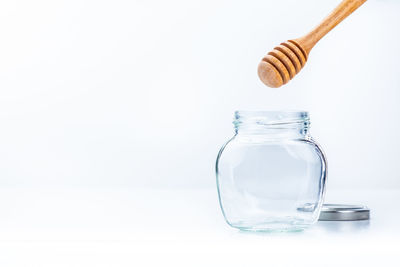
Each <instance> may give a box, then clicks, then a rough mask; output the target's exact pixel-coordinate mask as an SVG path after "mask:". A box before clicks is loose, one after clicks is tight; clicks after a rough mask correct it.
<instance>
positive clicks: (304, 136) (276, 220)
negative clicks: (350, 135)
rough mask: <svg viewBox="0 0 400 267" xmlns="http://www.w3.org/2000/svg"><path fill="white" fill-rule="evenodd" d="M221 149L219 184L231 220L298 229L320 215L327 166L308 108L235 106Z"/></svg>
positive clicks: (250, 226)
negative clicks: (239, 108) (229, 133)
mask: <svg viewBox="0 0 400 267" xmlns="http://www.w3.org/2000/svg"><path fill="white" fill-rule="evenodd" d="M234 126H235V133H236V134H235V136H234V137H233V138H232V139H231V140H229V141H228V142H227V143H226V144H225V145H224V146H223V147H222V148H221V150H220V152H219V154H218V158H217V163H216V174H217V187H218V195H219V201H220V205H221V209H222V213H223V215H224V217H225V220H226V221H227V223H228V224H229V225H230V226H232V227H235V228H239V229H241V230H251V231H299V230H303V229H304V228H306V227H308V226H310V225H312V224H313V223H315V222H316V221H317V220H318V217H319V213H320V210H321V206H322V200H323V196H324V191H325V182H326V175H327V166H326V159H325V156H324V154H323V152H322V150H321V149H320V147H319V145H318V144H317V143H316V142H315V141H314V140H313V138H312V137H311V136H310V134H309V128H310V118H309V115H308V113H307V112H297V111H288V112H275V111H254V112H253V111H236V112H235V121H234Z"/></svg>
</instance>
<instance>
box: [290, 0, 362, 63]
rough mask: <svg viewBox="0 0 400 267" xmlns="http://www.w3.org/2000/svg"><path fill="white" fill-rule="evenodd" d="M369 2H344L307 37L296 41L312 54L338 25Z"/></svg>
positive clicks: (357, 0)
mask: <svg viewBox="0 0 400 267" xmlns="http://www.w3.org/2000/svg"><path fill="white" fill-rule="evenodd" d="M366 1H367V0H344V1H342V2H341V3H340V4H339V5H338V6H337V7H336V8H335V10H333V11H332V13H331V14H329V15H328V16H327V17H326V18H325V19H324V20H323V21H322V22H321V23H320V24H319V25H318V26H317V27H316V28H315V29H313V30H312V31H311V32H310V33H308V34H307V35H305V36H303V37H301V38H298V39H295V40H294V41H295V42H298V43H299V44H300V45H301V46H302V47H303V48H304V49H305V50H306V51H305V52H307V55H308V54H309V53H310V51H311V49H312V48H313V47H314V45H315V44H316V43H317V42H318V41H319V40H320V39H321V38H322V37H324V36H325V35H326V34H327V33H328V32H330V31H331V30H332V29H333V28H335V26H336V25H338V24H339V23H340V22H342V21H343V20H344V19H345V18H347V17H348V16H349V15H350V14H351V13H353V12H354V11H355V10H356V9H357V8H359V7H360V6H361V5H362V4H364V3H365V2H366Z"/></svg>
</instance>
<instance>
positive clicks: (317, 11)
mask: <svg viewBox="0 0 400 267" xmlns="http://www.w3.org/2000/svg"><path fill="white" fill-rule="evenodd" d="M338 3H339V1H338V0H335V1H334V0H325V1H318V0H307V1H296V0H280V1H270V0H259V1H258V0H254V1H176V0H169V1H156V0H150V1H142V0H133V1H92V0H79V1H75V0H73V1H40V0H39V1H21V0H13V1H11V0H6V1H2V2H1V3H0V123H1V131H0V186H1V188H2V190H3V193H4V194H3V202H2V203H3V205H6V206H7V208H8V209H9V211H10V213H4V212H5V210H2V211H3V212H2V213H3V217H2V218H0V219H1V220H3V221H4V224H3V227H5V228H3V236H6V237H5V239H4V240H5V241H4V240H3V241H2V242H5V243H2V244H3V245H4V247H7V248H11V249H12V248H13V246H10V245H9V243H7V242H8V241H12V242H17V241H15V240H19V241H18V242H22V241H24V240H31V241H32V240H36V241H38V240H39V241H40V240H42V239H43V238H44V240H49V237H50V236H51V237H54V238H53V239H54V240H65V239H66V237H67V236H68V233H76V232H74V230H73V229H74V228H71V229H72V230H71V229H70V228H68V227H67V228H65V229H68V230H65V229H64V228H62V227H64V226H60V225H62V223H61V222H63V221H64V219H66V218H70V219H71V218H75V217H74V216H83V215H84V214H85V212H87V210H86V209H83V208H82V207H81V208H82V210H81V211H79V212H78V213H76V212H74V209H75V208H78V207H79V206H81V205H83V206H84V205H89V206H90V205H92V204H93V203H92V202H90V201H89V199H91V198H90V197H84V196H85V195H86V196H91V195H90V194H91V193H87V194H86V193H84V192H86V191H83V193H82V192H81V191H79V190H88V191H87V192H92V191H93V190H100V191H99V192H100V193H98V194H100V195H101V192H102V191H101V190H103V189H104V188H107V190H111V189H112V188H115V190H117V191H116V192H119V191H118V190H148V191H147V192H149V193H148V194H146V193H140V194H138V195H139V196H141V197H140V198H135V199H134V200H132V199H131V201H133V202H135V201H136V202H137V201H139V202H140V203H148V205H150V206H152V207H153V212H154V214H153V213H151V214H152V215H151V216H147V217H146V216H145V215H144V214H143V212H144V211H142V210H138V209H135V208H134V207H133V208H132V210H131V209H130V205H126V209H125V210H121V211H120V212H121V213H125V212H127V213H129V212H132V214H131V216H132V217H130V220H131V221H130V222H131V223H130V225H131V227H135V226H136V223H137V221H141V220H146V219H145V218H147V219H150V218H153V219H155V218H157V215H156V213H157V205H158V203H159V201H160V198H159V195H158V193H156V192H158V191H157V190H162V192H164V194H167V195H168V194H172V195H174V193H171V192H175V191H174V190H183V191H179V192H186V191H185V190H197V189H201V190H205V191H207V190H208V191H207V192H212V193H210V194H206V195H207V199H208V198H209V197H211V198H214V197H216V196H215V194H216V192H215V191H213V190H215V176H214V161H215V158H216V155H217V152H218V150H219V148H220V146H221V145H222V144H223V143H224V142H225V141H226V140H228V138H230V137H231V136H232V135H233V127H232V124H231V121H232V117H233V112H234V111H235V110H238V109H251V110H281V109H301V110H307V111H310V113H311V120H312V130H311V133H312V135H313V136H314V137H315V138H316V139H317V140H318V141H319V143H321V145H322V147H323V148H324V150H325V152H326V154H327V156H328V161H329V178H328V193H327V197H328V199H329V198H330V199H333V200H336V201H338V202H340V201H342V202H343V201H346V199H349V200H357V199H354V198H355V197H354V196H351V194H352V193H351V192H356V191H360V190H366V191H365V192H371V190H387V189H393V190H395V189H396V188H397V189H400V173H399V171H398V169H399V167H398V166H399V164H398V160H399V156H398V151H400V139H399V138H398V137H399V136H400V123H399V119H398V118H399V115H400V105H399V104H398V102H399V100H400V75H399V66H398V62H399V59H400V50H399V49H398V48H399V47H400V37H399V33H400V32H399V29H400V16H399V12H400V2H399V1H396V0H369V1H367V3H366V4H365V5H364V6H363V7H361V8H360V9H359V10H357V11H356V12H355V13H354V14H353V15H352V16H351V17H350V18H349V19H347V20H346V21H344V22H343V23H342V24H341V25H339V26H338V27H337V28H336V29H335V30H333V32H331V33H330V34H329V35H328V36H326V37H325V38H324V39H323V40H321V41H320V43H319V44H318V45H317V46H316V47H315V48H314V49H313V51H312V52H311V54H310V57H309V61H308V63H307V65H306V67H305V68H304V69H303V70H302V72H301V73H300V74H299V75H298V76H297V77H296V78H295V79H294V80H293V81H291V82H290V83H289V84H288V85H287V86H285V87H282V88H280V89H270V88H267V87H265V86H264V85H263V84H262V83H261V82H260V81H259V80H258V77H257V65H258V62H259V61H260V59H261V58H262V57H263V55H264V54H265V53H267V52H268V51H269V50H271V49H272V48H273V47H274V46H275V45H277V44H279V43H280V42H282V41H285V40H287V39H293V38H296V37H300V36H301V35H303V34H305V33H306V32H307V31H308V30H310V29H311V28H312V27H314V26H315V25H316V24H317V23H318V22H319V21H320V20H321V19H322V18H323V17H324V16H325V15H326V14H328V13H329V12H330V10H331V9H333V8H334V7H335V6H336V5H337V4H338ZM20 188H24V189H20ZM37 188H39V189H37ZM43 188H45V189H43ZM49 188H57V189H49ZM71 188H72V189H71ZM99 188H103V189H99ZM70 189H71V190H78V191H79V192H81V193H76V195H77V196H80V198H79V197H78V198H77V199H78V200H79V201H78V200H76V201H75V202H72V204H71V203H70V202H69V198H70V197H71V195H70V194H69V193H65V192H68V190H70ZM13 190H14V191H13ZM21 190H22V191H21ZM38 190H39V191H38ZM40 190H44V191H45V192H47V194H48V195H46V194H45V195H44V196H45V197H44V198H43V199H42V200H37V199H38V196H39V195H40V194H35V193H33V192H42V191H40ZM57 190H58V191H57ZM344 190H350V191H346V192H350V193H348V194H347V196H346V194H339V193H337V194H335V193H334V192H341V191H342V192H344ZM49 192H61V193H60V195H58V197H59V198H56V197H57V194H55V195H54V194H53V193H49ZM73 192H75V191H73ZM140 192H142V191H140ZM165 192H169V193H165ZM397 192H398V191H397ZM14 193H15V194H14ZM92 193H93V192H92ZM214 193H215V194H214ZM32 194H33V195H32ZM49 194H50V195H49ZM79 194H80V195H79ZM93 194H94V193H93ZM110 194H111V195H109V197H110V198H111V197H112V196H114V195H112V193H110ZM115 194H116V195H118V193H115ZM126 194H127V195H129V193H126ZM186 194H187V193H186ZM178 195H179V194H178ZM24 196H28V197H27V199H26V200H25V201H24V200H21V198H22V199H23V197H24ZM60 196H63V197H60ZM97 196H99V195H97ZM179 196H185V194H183V195H182V194H181V195H179ZM204 196H205V195H204ZM360 196H364V197H363V198H360V199H359V202H361V203H366V204H370V202H369V200H368V199H367V198H368V197H367V196H368V194H360ZM20 197H21V198H20ZM72 198H73V197H72ZM10 199H14V200H15V201H11V200H10ZM18 199H19V201H21V203H19V202H18V201H17V200H18ZM35 199H36V200H35ZM94 199H96V197H94ZM102 199H103V200H104V203H114V204H115V205H118V203H119V204H121V203H124V201H123V200H120V201H117V202H115V199H113V200H112V201H111V200H110V201H107V198H106V197H104V198H102ZM166 199H167V200H166V201H170V202H168V203H171V205H178V203H176V202H174V201H172V202H171V199H170V198H168V197H166ZM168 199H169V200H168ZM185 199H186V198H185ZM343 199H344V200H343ZM393 199H394V198H393ZM393 199H392V198H389V199H388V201H389V202H390V201H391V200H393ZM203 200H204V199H202V197H198V198H196V200H193V201H194V202H191V203H197V205H200V204H199V203H202V201H203ZM214 200H216V198H215V199H214ZM35 201H36V202H35ZM80 201H81V202H80ZM85 201H86V202H85ZM87 201H89V202H87ZM113 201H114V202H113ZM14 202H15V203H17V204H15V203H14ZM52 202H53V204H52V205H51V206H50V207H47V206H46V205H44V203H52ZM18 203H19V204H18ZM29 203H30V204H29ZM34 203H36V204H34ZM57 203H58V204H59V205H60V206H57ZM82 203H86V204H82ZM90 203H92V204H90ZM96 203H97V205H100V204H98V202H96ZM101 203H103V202H101ZM104 203H103V204H104ZM13 204H15V206H12V205H13ZM103 204H101V205H103ZM214 204H215V207H214V206H213V205H214ZM49 205H50V204H49ZM93 205H94V206H95V204H93ZM193 205H195V206H196V204H193ZM210 205H211V207H212V209H214V208H215V210H217V209H218V207H217V206H216V205H217V202H216V201H211V204H210ZM370 205H374V204H373V203H372V204H370ZM188 206H190V205H189V204H188ZM376 206H378V207H379V205H376ZM84 207H85V206H84ZM90 207H93V206H90ZM48 208H49V209H51V210H52V212H56V214H58V216H59V217H57V218H58V220H57V219H56V220H52V219H51V218H52V215H51V214H52V212H47V211H48ZM58 208H59V209H60V210H58ZM208 208H210V207H208ZM381 208H382V207H381ZM18 209H22V210H25V213H24V212H23V213H22V215H21V213H19V212H18ZM108 209H109V210H113V208H112V207H111V206H110V207H108ZM162 209H163V208H162V207H160V210H162ZM64 210H66V212H67V215H66V214H65V213H63V211H64ZM117 210H118V209H117ZM57 212H58V213H57ZM68 212H70V213H69V214H68ZM199 212H200V211H199ZM164 213H165V212H164ZM4 214H5V215H4ZM89 214H91V213H89ZM96 214H97V213H94V215H93V216H94V218H96V216H97V215H96ZM99 214H101V212H100V211H99ZM116 214H119V213H118V212H117V213H116ZM116 214H114V216H117V215H116ZM177 214H179V212H176V214H175V221H176V222H177V223H178V222H179V217H178V219H177V218H176V215H177ZM200 214H201V212H200ZM206 214H207V215H206ZM206 214H204V216H209V215H210V214H211V215H213V216H214V215H215V216H216V217H213V216H211V217H208V218H207V219H208V220H205V222H207V223H209V224H210V225H214V223H216V221H218V223H221V225H224V227H225V224H224V222H223V221H222V216H221V214H219V211H218V212H215V213H213V212H212V213H206ZM14 215H15V216H14ZM46 215H47V216H49V217H43V216H46ZM164 215H165V214H164ZM192 215H193V216H195V215H194V214H192ZM7 216H8V217H7ZM13 216H14V217H13ZM40 216H41V217H40ZM166 216H167V217H168V215H166ZM188 216H190V214H189V215H188ZM197 216H199V215H197ZM39 217H40V218H39ZM117 217H118V216H117ZM200 217H201V216H200ZM28 218H29V219H28ZM77 218H78V217H76V220H77V221H74V223H73V225H75V226H76V227H79V225H80V224H79V220H78V219H77ZM85 218H86V217H85V216H83V219H82V220H83V222H81V223H82V225H84V226H83V227H84V229H88V228H90V227H91V225H93V224H95V221H96V219H93V217H90V216H89V217H87V220H86V221H85ZM89 218H90V219H89ZM193 218H194V217H193ZM196 218H197V217H196ZM157 219H159V218H157ZM66 220H67V221H68V219H66ZM160 220H161V222H160V225H163V219H160ZM187 220H188V219H187ZM21 221H24V222H25V224H21V225H20V227H19V228H18V225H19V224H18V223H17V222H21ZM32 221H33V222H32ZM49 221H50V222H52V223H48V225H47V224H46V223H44V222H49ZM128 221H129V220H128ZM193 221H195V219H193V220H188V221H185V222H186V223H190V222H191V223H194V222H193ZM35 222H36V223H35ZM84 222H86V224H85V223H84ZM119 223H120V221H118V220H117V221H112V222H109V224H107V225H108V226H109V227H111V228H112V227H114V228H119V227H120V226H121V225H120V224H119ZM149 223H150V222H149ZM216 224H217V223H216ZM16 225H17V226H16ZM46 225H47V226H48V227H47V226H46ZM67 225H68V224H67ZM85 225H86V226H85ZM139 225H140V224H139ZM194 225H196V224H194ZM7 227H11V228H7ZM37 227H39V228H37ZM52 227H53V228H54V229H56V230H54V231H55V232H51V231H50V232H46V230H43V229H49V228H51V229H53V228H52ZM57 227H61V228H57ZM85 227H86V228H85ZM138 227H139V226H138ZM198 227H199V228H201V226H198ZM224 227H221V229H220V230H218V231H217V230H215V231H216V232H219V233H221V232H224V231H227V229H226V228H224ZM10 229H11V230H10ZM12 229H14V230H12ZM21 229H25V230H26V231H25V233H26V236H24V234H21V232H22V233H24V231H22V230H21ZM29 229H30V230H29ZM32 229H33V230H32ZM37 229H42V230H41V231H45V232H46V234H44V235H41V234H40V233H42V232H40V231H39V230H37ZM57 229H64V230H57ZM100 229H103V228H101V227H100ZM206 229H207V228H206ZM218 229H219V228H218ZM57 231H58V232H57ZM82 231H83V230H82ZM85 231H86V230H85ZM99 231H100V232H102V231H103V230H99ZM163 231H164V233H165V231H168V230H167V229H163ZM194 231H199V232H201V231H202V230H201V229H197V230H194ZM376 231H377V232H379V227H378V230H376ZM60 232H62V233H63V234H59V235H57V234H54V233H60ZM78 232H79V231H78ZM188 232H190V231H189V230H188ZM17 233H20V234H19V235H17ZM93 235H94V236H96V238H97V239H99V238H100V239H102V238H103V239H106V240H107V238H108V237H107V236H103V237H101V236H100V237H99V236H98V235H95V234H93ZM132 235H133V234H132ZM231 235H235V232H234V233H232V232H230V236H231ZM41 236H42V239H41ZM43 236H44V237H43ZM72 236H74V235H73V234H72ZM112 236H113V237H112V238H114V239H116V240H120V239H119V236H118V235H112ZM199 236H201V234H199ZM206 236H207V235H206ZM397 237H398V235H397ZM96 238H94V239H93V238H92V237H91V236H90V235H88V236H85V237H84V238H83V239H84V240H97V239H96ZM110 238H111V237H110ZM112 238H111V239H112ZM143 238H144V237H143ZM50 239H51V238H50ZM53 239H51V240H53ZM144 239H145V238H144ZM7 240H8V241H7ZM74 240H79V238H78V239H74ZM167 240H169V239H167ZM380 240H381V241H382V240H384V239H382V238H381V239H380ZM31 241H30V242H31ZM39 241H38V242H39ZM375 241H376V240H375ZM392 241H393V240H392ZM32 242H33V241H32ZM40 242H42V241H40ZM46 242H47V241H46ZM148 242H150V241H148ZM249 242H250V241H249ZM257 242H262V241H257ZM257 242H256V244H258V243H257ZM279 242H283V241H279ZM378 243H379V242H378ZM386 243H387V242H386ZM12 244H14V245H15V244H19V243H12ZM23 244H24V245H21V246H20V245H15V249H16V251H18V249H21V247H22V248H26V250H29V249H31V248H29V245H26V243H23ZM46 244H47V243H46ZM175 244H176V243H175ZM282 244H285V242H283V243H282ZM388 244H391V243H390V242H389V243H388ZM0 245H1V244H0ZM24 246H25V247H24ZM48 246H49V247H52V245H48ZM35 247H39V248H41V246H40V245H39V246H36V245H35ZM44 247H45V249H48V248H47V247H46V246H44ZM360 249H362V247H360ZM104 250H106V249H104ZM122 250H123V249H122ZM100 251H101V249H100ZM389 251H390V250H389ZM75 252H76V251H75ZM76 253H78V252H76ZM17 254H18V253H17ZM78 254H79V253H78ZM149 254H152V253H150V250H149ZM9 255H14V254H13V253H10V254H9ZM10 262H13V261H12V260H10ZM52 265H53V266H54V264H52ZM8 266H11V265H8ZM27 266H32V265H27ZM38 266H41V265H38ZM49 266H51V265H49ZM66 266H70V265H68V264H67V265H66ZM86 266H87V265H86Z"/></svg>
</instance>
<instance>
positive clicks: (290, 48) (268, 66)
mask: <svg viewBox="0 0 400 267" xmlns="http://www.w3.org/2000/svg"><path fill="white" fill-rule="evenodd" d="M366 1H367V0H344V1H342V2H341V3H340V4H339V6H337V7H336V8H335V10H333V11H332V13H331V14H329V15H328V16H327V17H326V18H325V19H324V20H323V21H322V22H321V23H320V24H319V25H318V26H317V27H316V28H315V29H313V30H312V31H311V32H310V33H308V34H307V35H305V36H303V37H300V38H298V39H293V40H289V41H287V42H285V43H282V44H280V45H279V46H277V47H275V48H274V50H272V51H271V52H269V53H268V55H266V56H265V57H264V58H263V59H262V61H261V62H260V64H259V65H258V76H259V77H260V79H261V81H262V82H263V83H264V84H266V85H267V86H269V87H273V88H278V87H280V86H282V85H284V84H286V83H288V82H289V81H290V80H291V79H292V78H293V77H294V76H295V75H296V74H297V73H299V72H300V70H301V69H302V68H303V67H304V65H305V64H306V62H307V59H308V55H309V54H310V51H311V49H312V48H313V47H314V45H315V44H316V43H317V42H318V41H319V40H321V38H322V37H324V36H325V35H326V34H327V33H328V32H330V31H331V30H332V29H333V28H335V26H336V25H338V24H339V23H340V22H342V21H343V20H344V19H345V18H347V17H348V16H349V15H350V14H351V13H353V12H354V11H355V10H356V9H357V8H358V7H360V6H361V5H362V4H364V3H365V2H366Z"/></svg>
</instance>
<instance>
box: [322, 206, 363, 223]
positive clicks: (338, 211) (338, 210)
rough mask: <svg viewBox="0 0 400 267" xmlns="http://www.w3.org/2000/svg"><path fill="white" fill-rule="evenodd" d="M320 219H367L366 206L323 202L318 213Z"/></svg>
mask: <svg viewBox="0 0 400 267" xmlns="http://www.w3.org/2000/svg"><path fill="white" fill-rule="evenodd" d="M319 220H320V221H359V220H369V209H368V208H367V207H366V206H358V205H342V204H324V205H322V210H321V213H320V215H319Z"/></svg>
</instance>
